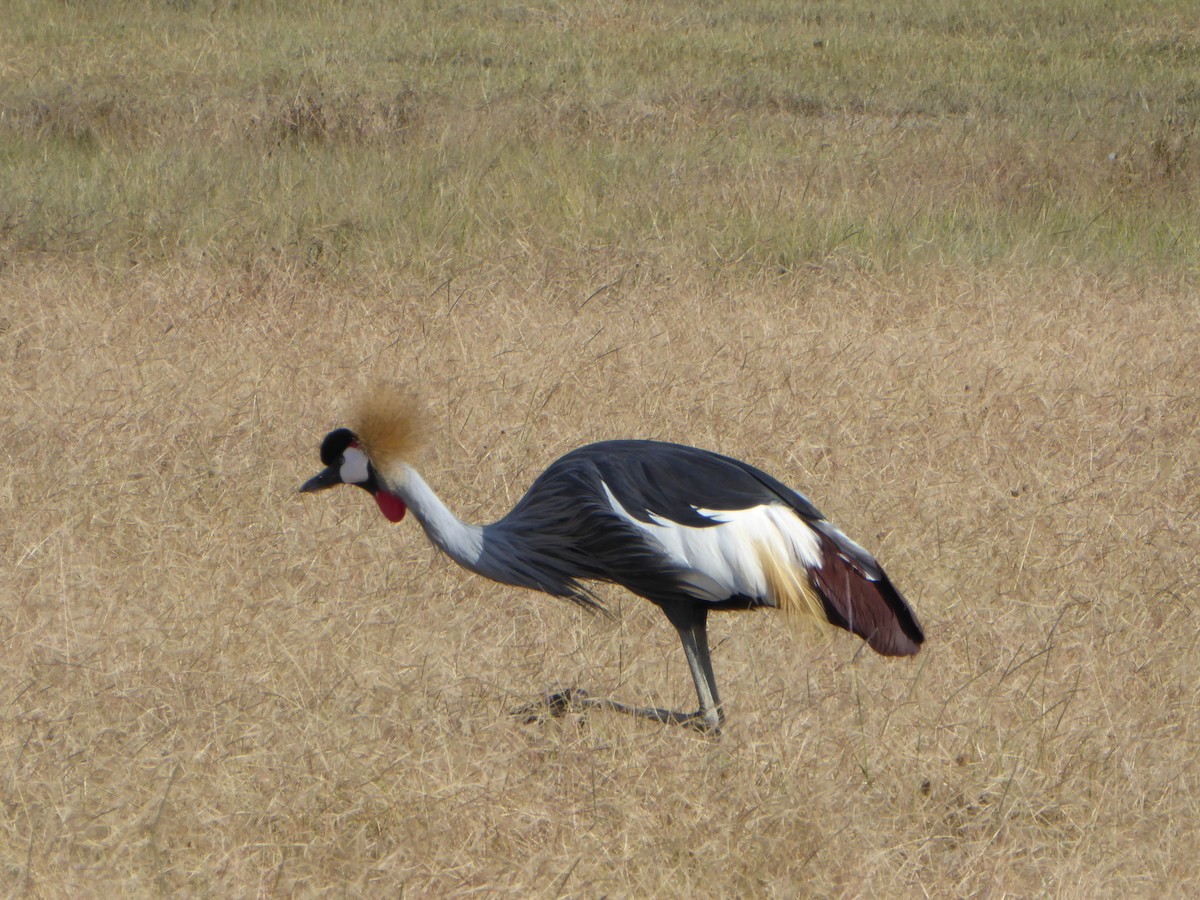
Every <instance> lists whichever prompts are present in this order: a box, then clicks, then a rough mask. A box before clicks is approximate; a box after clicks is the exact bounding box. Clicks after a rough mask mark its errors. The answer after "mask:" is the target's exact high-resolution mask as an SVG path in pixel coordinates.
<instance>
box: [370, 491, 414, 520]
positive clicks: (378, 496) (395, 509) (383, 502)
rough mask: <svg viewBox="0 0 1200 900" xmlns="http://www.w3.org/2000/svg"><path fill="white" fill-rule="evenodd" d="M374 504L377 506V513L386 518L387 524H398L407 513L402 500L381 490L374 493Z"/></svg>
mask: <svg viewBox="0 0 1200 900" xmlns="http://www.w3.org/2000/svg"><path fill="white" fill-rule="evenodd" d="M375 502H376V503H378V504H379V511H380V512H381V513H383V514H384V516H386V517H387V520H388V521H389V522H399V521H400V520H401V519H403V518H404V514H405V513H406V512H407V511H408V507H407V506H405V505H404V501H403V500H401V499H400V498H399V497H397V496H396V495H395V494H389V493H388V492H387V491H385V490H382V489H380V490H378V491H376V492H375Z"/></svg>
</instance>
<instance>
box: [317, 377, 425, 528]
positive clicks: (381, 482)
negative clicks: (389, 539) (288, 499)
mask: <svg viewBox="0 0 1200 900" xmlns="http://www.w3.org/2000/svg"><path fill="white" fill-rule="evenodd" d="M418 420H419V414H418V412H417V407H416V404H415V402H414V401H413V400H412V398H411V397H410V396H409V395H408V394H406V393H404V392H402V391H400V390H398V389H395V388H382V389H376V390H375V391H374V392H372V394H371V395H370V396H369V398H368V399H367V400H364V401H363V402H360V403H359V405H358V408H357V409H356V411H355V414H354V416H353V425H354V427H353V429H350V428H336V429H334V430H333V431H331V432H329V434H327V435H325V439H324V440H323V441H321V462H323V463H324V464H325V468H324V469H323V470H322V471H321V472H319V473H317V474H316V475H314V476H313V477H312V478H310V479H309V480H308V481H306V482H304V484H302V485H301V486H300V492H301V493H303V494H312V493H316V492H317V491H323V490H326V489H328V488H331V487H334V486H336V485H339V484H352V485H356V486H357V487H360V488H362V489H363V490H365V491H367V492H368V493H369V494H370V495H371V496H372V497H374V498H375V502H376V503H377V504H378V505H379V511H380V512H382V513H383V514H384V516H385V517H386V518H387V519H388V521H389V522H399V521H400V520H401V519H403V518H404V514H405V512H407V510H408V504H407V503H405V501H404V499H403V482H404V478H403V474H402V473H403V471H404V469H405V461H406V460H407V458H408V457H409V456H410V454H411V453H412V452H413V451H414V450H415V449H416V445H417V431H418V428H417V423H418Z"/></svg>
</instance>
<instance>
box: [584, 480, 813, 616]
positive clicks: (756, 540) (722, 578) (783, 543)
mask: <svg viewBox="0 0 1200 900" xmlns="http://www.w3.org/2000/svg"><path fill="white" fill-rule="evenodd" d="M604 492H605V494H607V496H608V501H609V503H611V504H612V508H613V510H614V511H615V512H616V513H617V515H619V516H621V517H622V518H623V519H625V520H626V521H628V522H629V524H631V525H633V526H634V527H636V528H637V529H638V530H640V531H641V532H642V533H643V534H644V535H645V536H646V537H647V539H648V540H649V541H651V542H652V543H653V544H654V545H656V546H657V547H659V548H660V549H661V550H662V552H663V554H664V555H665V556H666V557H667V558H668V559H669V560H670V561H671V562H672V563H674V564H675V565H676V566H678V567H679V568H680V570H682V577H683V580H684V582H685V583H686V584H687V585H688V586H689V587H691V588H692V589H693V590H694V591H695V592H696V596H697V597H698V598H700V599H703V600H710V601H713V602H719V601H721V600H726V599H728V598H729V597H731V596H733V595H734V594H741V595H743V596H747V597H754V598H756V599H759V600H762V601H764V602H767V603H770V604H772V605H774V606H778V607H781V608H786V607H789V606H790V607H793V608H795V607H797V606H798V605H802V606H803V608H804V609H803V611H806V612H812V613H814V614H816V615H818V616H819V617H820V618H824V614H823V612H820V609H821V604H820V601H819V600H817V598H816V597H815V595H813V594H812V588H811V586H810V584H809V581H808V575H807V573H806V572H805V570H806V569H811V568H819V567H820V565H821V547H820V540H819V539H818V537H817V535H816V534H815V533H814V532H813V530H812V529H811V528H809V527H808V525H806V524H805V522H804V521H803V520H802V519H801V518H800V517H799V516H797V515H796V513H795V512H793V511H792V510H790V509H788V508H787V507H786V506H783V505H782V504H770V505H764V506H755V507H751V508H750V509H739V510H714V509H701V508H698V507H694V508H695V509H696V512H697V513H699V514H700V515H702V516H704V517H706V518H709V519H712V520H714V521H716V522H719V523H720V524H718V525H711V526H708V527H704V528H695V527H692V526H690V525H680V524H679V523H678V522H672V521H671V520H670V519H664V518H662V517H660V516H656V515H654V514H653V513H651V518H652V519H653V520H654V521H653V522H652V523H647V522H642V521H640V520H638V519H637V518H635V517H634V516H632V515H630V514H629V512H628V511H627V510H626V509H625V508H624V507H623V506H622V505H621V504H620V502H619V501H618V500H617V498H616V497H615V496H614V495H613V493H612V491H611V490H609V487H608V485H607V484H606V485H604ZM814 604H815V607H816V608H815V609H813V608H812V607H813V605H814Z"/></svg>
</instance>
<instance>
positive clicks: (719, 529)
mask: <svg viewBox="0 0 1200 900" xmlns="http://www.w3.org/2000/svg"><path fill="white" fill-rule="evenodd" d="M377 401H382V402H376V403H375V404H373V405H368V406H364V407H362V408H360V410H359V413H358V415H357V416H356V417H355V420H354V421H353V422H352V423H351V424H352V425H353V430H351V429H350V428H338V429H337V430H335V431H332V432H330V433H329V434H328V435H326V437H325V439H324V441H323V442H322V443H321V462H322V463H324V464H325V466H326V468H325V469H324V470H323V471H322V472H321V473H320V474H318V475H316V476H315V477H314V478H312V479H310V480H309V481H307V482H305V483H304V485H302V486H301V488H300V490H301V491H302V492H304V493H311V492H314V491H321V490H325V489H326V488H330V487H333V486H335V485H338V484H352V485H357V486H358V487H360V488H363V489H364V490H366V491H367V492H368V493H370V494H371V495H372V496H373V497H374V498H375V501H376V503H377V504H378V505H379V509H380V511H381V512H382V513H383V515H384V516H386V517H387V518H388V519H389V520H390V521H392V522H399V521H400V520H401V519H403V518H404V515H405V512H406V511H407V510H412V512H413V514H414V515H415V516H416V517H417V520H418V521H419V522H420V523H421V526H422V527H423V528H424V529H425V533H426V534H427V535H428V536H429V539H430V540H431V541H432V542H433V544H434V545H435V546H436V547H437V548H438V549H439V550H441V551H442V552H444V553H446V554H447V555H448V556H449V557H450V558H451V559H453V560H454V561H455V562H457V563H458V564H459V565H461V566H463V567H464V568H466V569H469V570H471V571H472V572H476V573H478V574H479V575H483V576H486V577H487V578H491V579H493V580H495V581H499V582H502V583H504V584H509V585H515V586H517V587H523V588H531V589H533V590H537V591H544V592H545V593H547V594H553V595H554V596H556V597H566V598H568V599H570V600H573V601H575V602H576V603H578V604H580V605H581V606H584V607H588V608H591V609H596V608H600V602H599V600H598V599H597V597H596V596H595V594H593V593H592V592H591V591H590V590H589V589H588V587H587V586H586V585H587V582H610V583H612V584H619V585H621V586H622V587H624V588H626V589H627V590H629V591H632V592H633V593H635V594H637V595H639V596H641V597H645V598H646V599H647V600H649V601H650V602H651V603H654V604H657V605H658V606H659V607H660V608H661V609H662V611H663V612H664V613H665V614H666V616H667V618H668V619H669V620H670V622H671V624H672V625H674V626H675V628H676V630H677V631H678V632H679V638H680V640H681V641H682V643H683V652H684V654H685V655H686V656H687V662H688V667H689V668H690V669H691V673H692V678H693V680H694V681H695V683H696V694H697V695H698V696H699V700H700V708H699V710H697V711H696V712H694V713H680V712H675V711H672V710H664V709H657V708H653V707H650V708H647V707H635V706H630V705H627V704H624V703H620V702H618V701H615V700H600V699H593V698H589V697H587V696H586V694H584V693H583V692H567V693H565V694H560V695H556V696H555V697H552V698H548V699H549V701H550V702H551V704H552V705H558V706H561V705H563V704H565V703H568V702H575V703H579V704H582V705H587V706H603V707H607V708H611V709H616V710H620V711H622V712H629V713H633V714H635V715H640V716H644V717H648V718H652V719H656V720H658V721H661V722H676V723H680V724H688V725H692V726H694V727H696V728H699V729H700V730H703V731H717V730H719V728H720V726H721V724H722V722H723V721H724V714H723V712H722V709H721V700H720V697H719V695H718V693H717V683H716V678H715V677H714V675H713V668H712V660H711V658H710V656H709V649H708V634H707V630H706V624H707V619H708V614H709V612H710V611H714V610H736V609H754V608H756V607H771V608H774V609H779V610H782V611H784V612H786V613H793V614H796V613H798V614H805V615H809V616H813V617H816V618H817V619H819V620H821V621H827V622H829V623H831V624H833V625H836V626H838V627H839V628H844V629H846V630H848V631H851V632H853V633H854V634H856V635H859V636H860V637H862V638H863V639H865V640H866V642H867V643H868V645H870V647H871V648H872V649H873V650H875V651H876V652H878V653H881V654H884V655H885V656H911V655H912V654H915V653H916V652H917V651H918V650H919V649H920V646H921V643H922V642H923V641H924V640H925V635H924V633H923V632H922V630H921V626H920V625H919V624H918V622H917V617H916V615H915V614H914V613H913V611H912V609H911V608H910V607H909V605H908V603H907V602H906V601H905V599H904V597H903V596H902V595H901V594H900V592H899V591H897V590H896V588H895V587H893V586H892V583H891V581H890V580H889V579H888V577H887V574H886V573H885V572H884V571H883V568H882V567H881V566H880V565H879V563H878V562H876V560H875V558H874V557H873V556H871V554H870V553H868V552H867V551H866V550H864V549H863V548H862V547H860V546H859V545H858V544H856V543H855V542H854V541H852V540H850V539H849V538H848V537H846V535H844V534H843V533H842V532H841V531H840V530H839V529H838V528H837V526H835V525H833V524H832V523H831V522H829V520H828V519H826V518H825V517H824V516H823V515H821V513H820V512H819V511H818V510H817V509H816V507H814V506H813V505H812V504H811V503H810V502H809V501H808V500H807V499H805V498H804V497H803V496H802V495H800V494H799V493H797V492H796V491H793V490H792V489H791V488H789V487H787V486H786V485H784V484H782V483H781V482H779V481H776V480H775V479H774V478H772V477H771V476H770V475H767V474H766V473H765V472H762V471H760V470H758V469H756V468H754V467H753V466H751V465H748V464H747V463H744V462H740V461H738V460H736V459H731V458H729V457H727V456H720V455H718V454H716V453H711V452H709V451H706V450H698V449H696V448H695V447H686V446H682V445H680V444H667V443H660V442H657V441H645V440H614V441H603V442H601V443H597V444H589V445H587V446H585V447H580V448H579V449H577V450H572V451H571V452H570V453H568V454H566V455H565V456H563V457H561V458H560V459H559V460H557V461H556V462H554V463H552V464H551V465H550V467H549V468H548V469H546V471H544V472H543V473H542V474H541V475H539V476H538V478H537V479H536V480H535V481H534V482H533V485H532V486H531V487H530V488H529V491H528V492H527V493H526V494H525V496H524V497H522V498H521V500H520V501H519V502H518V503H517V505H516V506H515V507H513V509H512V511H511V512H509V513H508V514H507V515H506V516H504V518H502V519H500V520H499V521H498V522H494V523H492V524H491V525H469V524H467V523H465V522H462V521H461V520H459V519H458V517H457V516H455V515H454V513H452V512H451V511H450V509H449V508H448V507H447V506H446V504H445V503H443V502H442V500H441V499H440V498H439V497H438V496H437V494H435V493H434V492H433V490H432V489H431V488H430V487H429V485H428V484H426V483H425V480H424V479H423V478H421V476H420V475H419V474H418V473H417V470H416V469H414V468H413V466H412V464H411V461H410V460H411V457H412V451H413V450H414V449H415V446H416V438H417V434H416V431H417V429H416V427H415V416H414V415H413V412H412V410H413V409H414V407H412V406H409V405H408V404H405V403H403V402H401V403H399V404H398V403H397V402H395V401H396V397H392V398H391V402H388V400H387V398H377Z"/></svg>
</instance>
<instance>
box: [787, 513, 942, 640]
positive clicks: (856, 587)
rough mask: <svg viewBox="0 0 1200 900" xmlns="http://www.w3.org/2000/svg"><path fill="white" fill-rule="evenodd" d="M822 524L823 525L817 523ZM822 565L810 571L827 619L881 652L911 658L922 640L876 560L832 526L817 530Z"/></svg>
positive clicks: (912, 616) (905, 603)
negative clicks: (849, 541)
mask: <svg viewBox="0 0 1200 900" xmlns="http://www.w3.org/2000/svg"><path fill="white" fill-rule="evenodd" d="M821 524H825V523H821ZM816 532H817V535H818V536H819V537H820V540H821V567H820V568H812V569H809V577H810V579H811V580H812V584H813V587H815V588H816V589H817V592H818V593H819V594H820V595H821V600H822V602H823V603H824V606H825V614H826V616H828V618H829V621H830V622H831V623H832V624H834V625H837V626H839V627H841V628H845V629H846V630H847V631H852V632H854V633H855V634H857V635H858V636H859V637H861V638H863V639H865V640H866V642H867V643H868V644H869V645H870V646H871V649H872V650H874V651H876V652H877V653H881V654H883V655H884V656H912V655H913V654H914V653H916V652H917V651H918V650H919V649H921V644H922V643H923V642H924V640H925V633H924V632H923V631H922V630H921V625H920V623H918V622H917V617H916V614H914V613H913V611H912V608H911V607H910V606H909V605H908V601H906V600H905V599H904V597H903V595H901V593H900V592H899V591H898V590H896V589H895V588H894V587H893V586H892V582H891V581H890V580H889V579H888V577H887V573H886V572H884V571H883V568H882V567H881V566H880V565H879V563H878V562H876V561H875V559H874V558H873V557H872V556H870V555H869V554H867V553H866V551H864V550H863V549H862V548H861V547H859V546H858V545H856V544H849V543H848V542H846V540H845V538H844V536H843V535H842V534H841V532H839V531H837V530H836V529H832V528H829V529H826V528H820V527H819V526H818V528H817V529H816Z"/></svg>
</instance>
